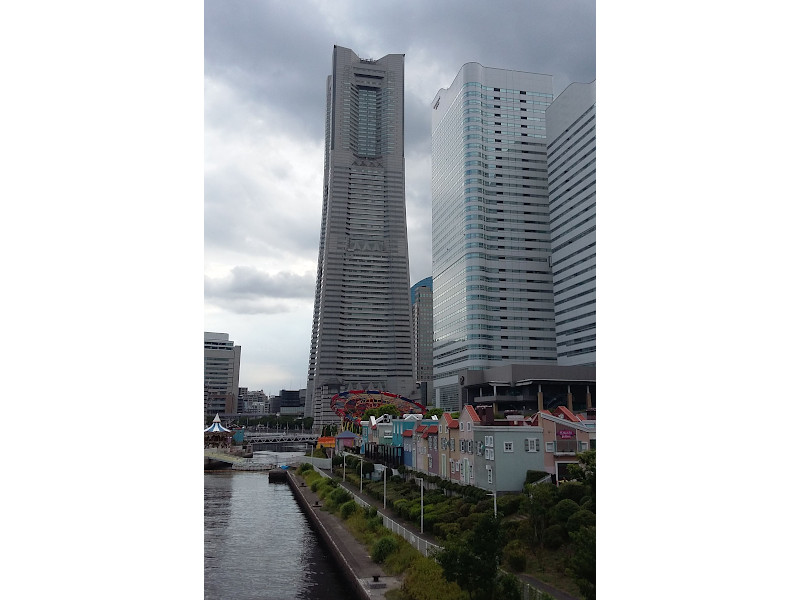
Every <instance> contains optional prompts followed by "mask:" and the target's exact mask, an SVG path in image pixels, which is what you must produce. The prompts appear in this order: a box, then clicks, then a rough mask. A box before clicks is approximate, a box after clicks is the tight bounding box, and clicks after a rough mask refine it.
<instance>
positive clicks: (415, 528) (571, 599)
mask: <svg viewBox="0 0 800 600" xmlns="http://www.w3.org/2000/svg"><path fill="white" fill-rule="evenodd" d="M317 471H318V472H319V473H321V474H322V475H325V476H328V477H330V476H331V474H330V472H329V471H326V470H322V469H317ZM291 477H292V478H293V479H294V481H295V482H296V485H297V486H299V485H300V482H302V478H301V477H299V476H296V475H295V474H293V473H292V475H291ZM334 478H335V479H336V481H337V482H338V483H339V485H340V486H342V487H343V488H345V489H346V490H347V491H348V492H350V493H351V494H352V495H353V497H354V498H355V499H356V501H357V502H358V503H359V504H361V505H362V506H364V505H369V506H372V507H373V508H375V509H376V510H377V511H378V512H379V513H380V514H381V515H383V516H384V520H386V518H388V519H389V520H392V521H394V522H395V523H397V524H398V525H400V526H402V527H403V528H405V529H406V530H408V531H409V532H412V533H413V536H415V537H417V538H419V540H420V541H421V542H423V545H426V544H425V543H427V545H430V546H437V545H438V543H439V542H438V541H437V540H436V539H435V538H434V536H433V535H430V534H428V533H420V532H419V523H418V522H416V523H411V522H409V521H406V520H404V519H401V518H400V517H399V516H398V515H396V514H395V513H394V511H392V510H391V509H390V508H389V507H388V505H387V507H386V508H385V509H384V508H383V500H376V499H375V498H372V497H371V496H368V495H367V494H365V493H363V492H359V490H358V486H355V485H353V484H352V483H350V482H349V481H342V479H341V478H340V477H335V476H334ZM299 489H300V490H303V491H304V496H307V497H308V498H310V499H311V504H312V505H313V503H314V500H315V499H317V498H316V494H314V493H313V492H311V490H310V489H309V488H307V487H305V488H299ZM320 504H321V502H320ZM315 510H316V511H317V513H316V514H319V515H324V516H325V517H328V518H329V519H330V520H332V521H333V522H334V523H335V524H336V525H337V526H338V527H334V526H333V525H331V529H332V531H334V532H336V533H337V534H338V535H339V536H341V539H342V543H343V544H345V545H347V546H357V547H358V548H360V549H361V556H360V558H355V557H354V561H355V562H354V565H355V566H356V568H357V569H358V571H359V572H361V573H366V574H367V577H368V578H369V580H370V581H371V580H372V578H371V577H369V575H370V573H371V572H372V571H374V572H375V573H379V572H380V573H381V577H380V581H382V582H383V581H384V577H386V579H385V581H386V582H387V584H391V585H389V586H388V587H387V589H392V588H394V587H399V586H400V585H401V583H402V581H401V579H400V578H394V577H388V576H385V575H383V571H382V570H380V565H377V564H375V563H374V562H372V559H371V558H370V556H369V553H368V552H367V550H366V549H363V547H362V546H361V544H360V543H359V542H358V541H357V540H356V539H355V538H354V537H353V536H352V534H351V533H350V532H349V531H348V530H347V528H346V527H345V526H344V525H343V524H342V522H341V521H340V520H339V518H338V517H336V516H334V515H331V514H330V513H328V512H326V511H323V510H322V509H321V508H317V509H315ZM384 525H386V523H385V522H384ZM387 527H388V526H387ZM404 537H406V536H404ZM406 539H408V538H406ZM409 542H410V543H411V545H412V546H415V547H417V548H419V547H420V544H418V543H416V544H415V543H414V542H413V541H411V540H409ZM423 554H424V552H423ZM514 575H516V577H517V578H519V579H520V581H522V582H523V583H525V584H527V585H528V586H531V587H534V588H536V589H539V590H541V591H542V592H547V593H548V594H550V595H551V596H553V598H555V600H580V599H579V598H577V597H576V596H572V595H571V594H568V593H566V592H563V591H561V590H558V589H556V588H554V587H552V586H550V585H548V584H546V583H544V582H543V581H540V580H538V579H536V578H535V577H532V576H530V575H526V574H521V573H515V574H514ZM363 579H364V580H365V581H366V577H365V578H363ZM373 591H378V590H373ZM367 597H368V598H383V597H384V596H383V595H382V594H380V595H373V596H367ZM528 597H529V595H528V593H523V598H528Z"/></svg>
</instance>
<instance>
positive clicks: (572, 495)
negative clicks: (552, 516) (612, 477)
mask: <svg viewBox="0 0 800 600" xmlns="http://www.w3.org/2000/svg"><path fill="white" fill-rule="evenodd" d="M570 466H572V465H570ZM591 493H592V490H591V488H590V487H589V486H587V485H585V484H583V483H581V482H580V481H565V482H563V483H561V484H560V485H559V486H558V497H559V499H560V500H565V499H570V500H574V501H575V502H577V503H579V504H580V502H581V500H583V499H584V498H585V497H586V496H587V494H591Z"/></svg>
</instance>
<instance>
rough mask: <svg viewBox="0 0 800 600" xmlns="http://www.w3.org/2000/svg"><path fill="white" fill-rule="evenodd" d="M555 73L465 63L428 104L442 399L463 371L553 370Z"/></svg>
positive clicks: (437, 378)
mask: <svg viewBox="0 0 800 600" xmlns="http://www.w3.org/2000/svg"><path fill="white" fill-rule="evenodd" d="M552 101H553V86H552V76H550V75H542V74H536V73H525V72H520V71H509V70H504V69H494V68H487V67H483V66H482V65H480V64H477V63H467V64H465V65H464V66H463V67H462V68H461V70H460V71H459V73H458V75H457V76H456V78H455V80H454V81H453V83H452V85H451V86H450V87H449V88H447V89H441V90H439V92H438V93H437V94H436V96H435V98H434V100H433V102H432V104H431V108H432V111H431V112H432V153H431V167H432V180H431V187H432V204H433V328H434V346H433V348H434V352H433V364H434V367H433V377H434V390H435V402H436V405H437V406H440V407H442V408H445V409H450V410H458V409H459V408H460V406H461V405H462V404H463V398H462V397H461V396H462V391H461V390H462V388H461V385H460V383H459V373H460V372H462V371H464V370H484V369H487V368H491V367H496V366H500V365H501V364H507V363H523V364H525V363H527V364H555V362H556V342H555V324H554V308H553V280H552V275H551V270H550V262H549V261H550V215H549V203H548V184H547V128H546V119H545V115H546V113H545V111H546V110H547V108H548V106H549V105H550V103H551V102H552Z"/></svg>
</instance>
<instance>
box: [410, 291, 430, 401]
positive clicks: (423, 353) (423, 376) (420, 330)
mask: <svg viewBox="0 0 800 600" xmlns="http://www.w3.org/2000/svg"><path fill="white" fill-rule="evenodd" d="M411 335H412V338H413V340H414V352H413V354H412V362H413V369H414V379H415V381H416V384H417V386H419V387H418V389H419V399H420V403H421V404H424V405H428V404H432V402H431V400H432V395H433V277H428V278H426V279H423V280H422V281H419V282H417V283H416V284H414V286H413V287H412V288H411Z"/></svg>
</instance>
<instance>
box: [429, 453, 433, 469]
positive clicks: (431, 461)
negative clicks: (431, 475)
mask: <svg viewBox="0 0 800 600" xmlns="http://www.w3.org/2000/svg"><path fill="white" fill-rule="evenodd" d="M432 468H433V457H432V456H429V457H428V469H432Z"/></svg>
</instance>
